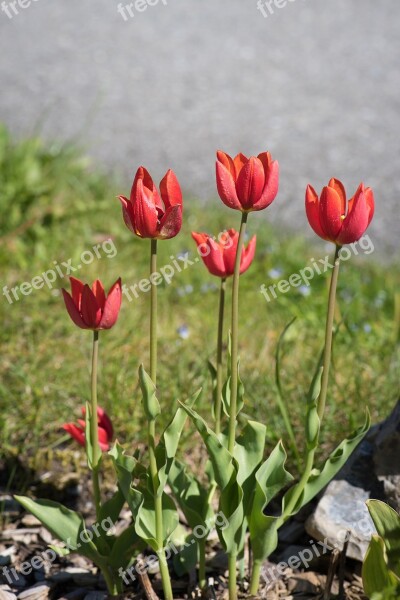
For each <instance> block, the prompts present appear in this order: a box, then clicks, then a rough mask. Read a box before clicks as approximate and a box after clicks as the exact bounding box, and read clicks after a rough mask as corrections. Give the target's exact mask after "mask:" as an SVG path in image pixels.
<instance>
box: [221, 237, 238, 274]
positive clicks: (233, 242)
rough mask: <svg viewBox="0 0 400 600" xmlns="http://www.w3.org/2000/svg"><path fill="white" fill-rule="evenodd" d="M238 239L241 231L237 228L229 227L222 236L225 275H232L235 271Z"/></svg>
mask: <svg viewBox="0 0 400 600" xmlns="http://www.w3.org/2000/svg"><path fill="white" fill-rule="evenodd" d="M238 240H239V233H238V232H237V231H236V230H235V229H228V231H226V232H225V235H224V236H220V248H221V251H222V256H223V259H224V265H225V277H230V276H231V275H233V273H234V271H235V261H236V250H237V245H238Z"/></svg>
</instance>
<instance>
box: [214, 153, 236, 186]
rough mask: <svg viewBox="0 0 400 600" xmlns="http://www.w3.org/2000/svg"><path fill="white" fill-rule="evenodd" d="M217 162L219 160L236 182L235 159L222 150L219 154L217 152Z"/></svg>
mask: <svg viewBox="0 0 400 600" xmlns="http://www.w3.org/2000/svg"><path fill="white" fill-rule="evenodd" d="M217 160H218V162H220V163H221V164H223V165H224V167H226V168H227V170H228V171H229V172H230V174H231V175H232V177H233V179H234V181H236V167H235V163H234V162H233V159H232V158H231V157H230V156H229V154H227V153H226V152H222V150H218V152H217Z"/></svg>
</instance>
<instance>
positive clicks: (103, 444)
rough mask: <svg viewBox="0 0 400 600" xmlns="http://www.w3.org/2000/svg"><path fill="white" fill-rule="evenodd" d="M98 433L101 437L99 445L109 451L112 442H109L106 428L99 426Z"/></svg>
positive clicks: (104, 450) (101, 448)
mask: <svg viewBox="0 0 400 600" xmlns="http://www.w3.org/2000/svg"><path fill="white" fill-rule="evenodd" d="M97 435H98V438H99V446H100V450H101V451H102V452H107V451H108V450H109V449H110V444H109V443H108V439H109V438H108V434H107V431H106V430H105V429H103V428H102V427H98V428H97Z"/></svg>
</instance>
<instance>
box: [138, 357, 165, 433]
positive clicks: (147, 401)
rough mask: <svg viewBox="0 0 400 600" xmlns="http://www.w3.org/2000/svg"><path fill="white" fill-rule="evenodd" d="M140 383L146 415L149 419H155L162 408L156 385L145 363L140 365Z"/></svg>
mask: <svg viewBox="0 0 400 600" xmlns="http://www.w3.org/2000/svg"><path fill="white" fill-rule="evenodd" d="M139 383H140V389H141V390H142V396H143V407H144V412H145V414H146V417H147V419H148V421H155V419H156V418H157V417H158V415H159V414H160V413H161V408H160V404H159V402H158V400H157V396H156V386H155V385H154V383H153V381H152V380H151V378H150V376H149V375H148V374H147V373H146V371H145V370H144V367H143V365H140V367H139Z"/></svg>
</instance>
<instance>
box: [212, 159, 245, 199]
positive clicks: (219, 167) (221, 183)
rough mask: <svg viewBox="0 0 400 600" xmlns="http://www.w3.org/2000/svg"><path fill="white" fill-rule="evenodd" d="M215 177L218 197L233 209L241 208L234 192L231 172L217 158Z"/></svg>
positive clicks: (233, 180) (234, 187) (234, 186)
mask: <svg viewBox="0 0 400 600" xmlns="http://www.w3.org/2000/svg"><path fill="white" fill-rule="evenodd" d="M216 178H217V189H218V194H219V197H220V198H221V200H222V202H223V203H224V204H226V206H229V208H233V209H235V210H242V206H241V204H240V202H239V198H238V196H237V193H236V185H235V179H234V178H233V176H232V173H231V172H230V170H229V169H227V168H226V166H225V165H224V164H223V163H221V162H219V160H217V162H216Z"/></svg>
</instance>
